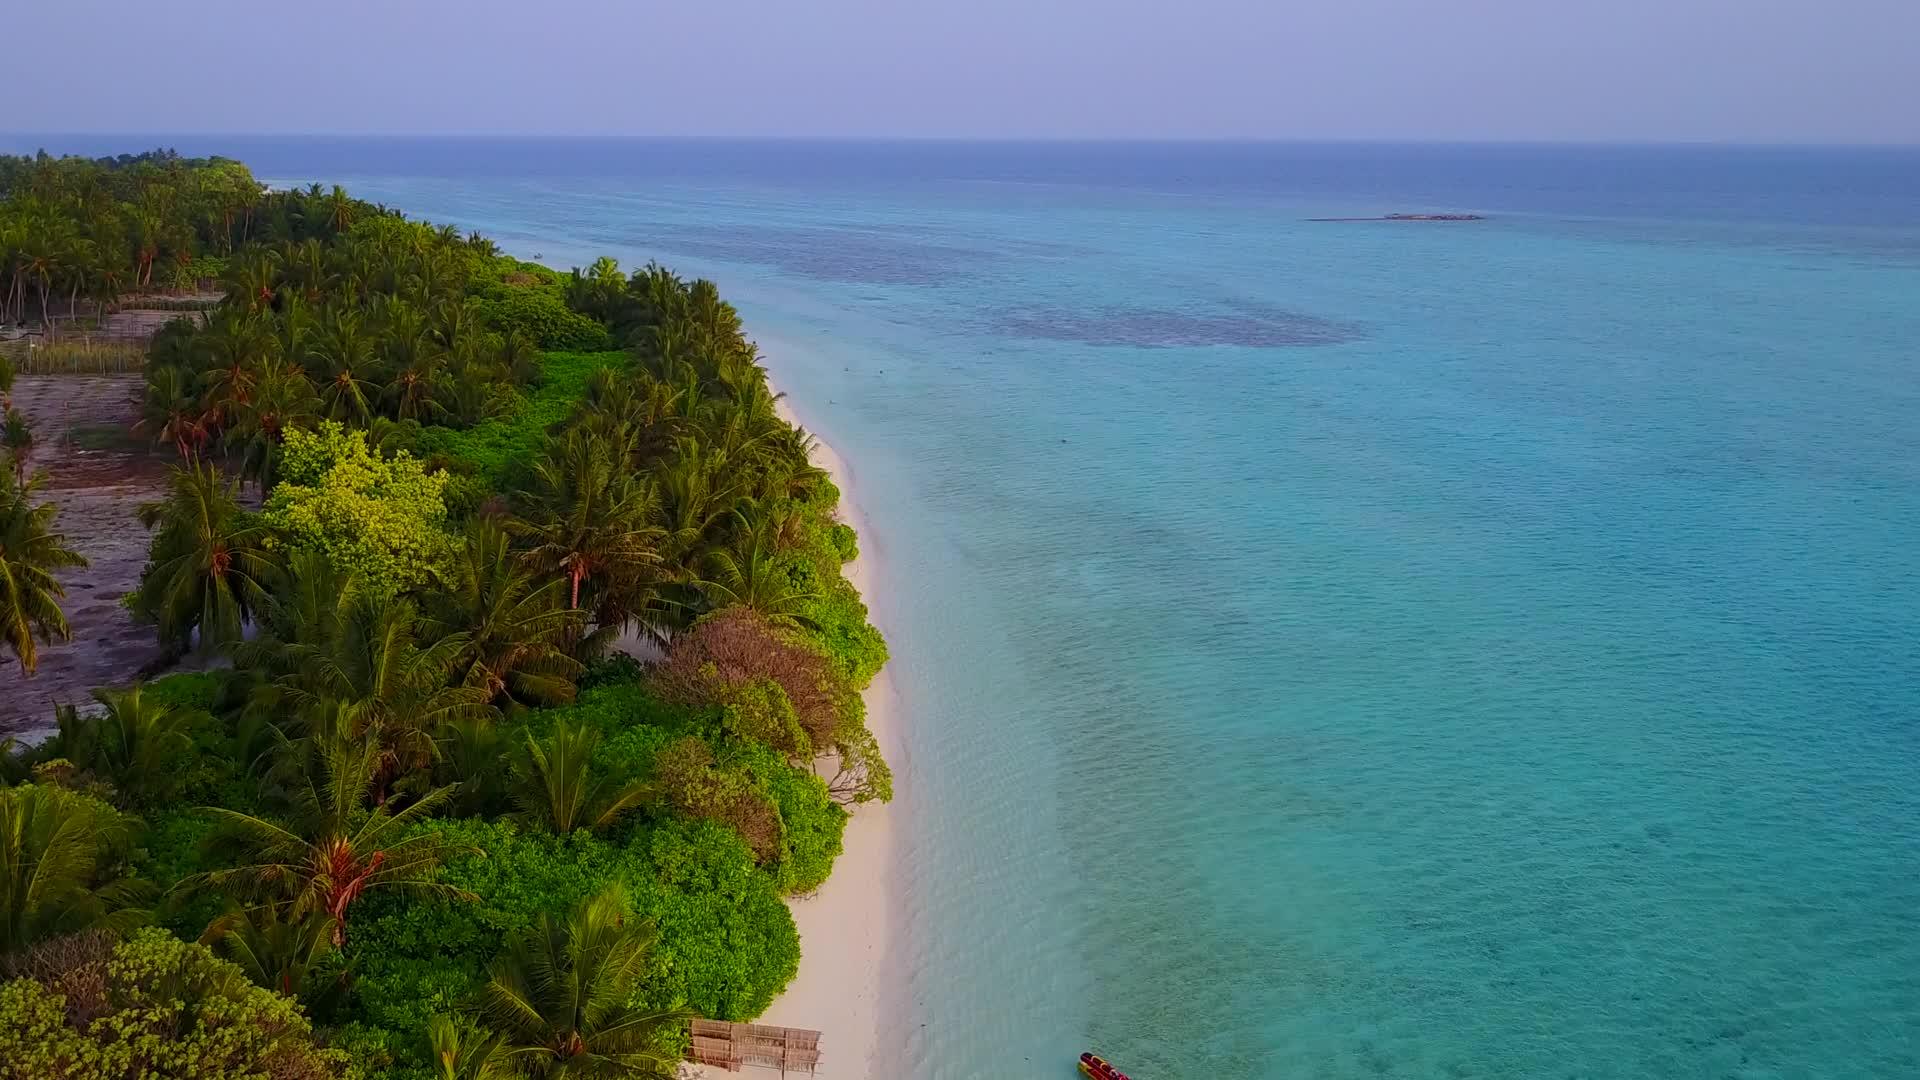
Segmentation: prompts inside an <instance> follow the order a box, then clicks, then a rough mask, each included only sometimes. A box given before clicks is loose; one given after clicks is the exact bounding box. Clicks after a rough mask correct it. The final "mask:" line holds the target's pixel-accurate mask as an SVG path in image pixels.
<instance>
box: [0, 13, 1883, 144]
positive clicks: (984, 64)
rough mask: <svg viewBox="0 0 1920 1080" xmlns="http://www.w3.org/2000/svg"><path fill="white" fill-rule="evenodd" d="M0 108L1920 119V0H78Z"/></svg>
mask: <svg viewBox="0 0 1920 1080" xmlns="http://www.w3.org/2000/svg"><path fill="white" fill-rule="evenodd" d="M15 7H16V8H17V10H13V11H10V12H9V14H8V16H7V19H6V23H7V24H8V25H7V27H6V35H7V38H8V39H9V44H8V46H7V47H6V48H5V49H4V51H0V57H3V59H0V66H3V67H4V69H5V71H6V74H7V82H8V85H9V86H10V87H12V88H13V89H12V92H11V95H10V98H11V101H12V103H13V105H14V106H15V107H14V108H13V109H11V110H9V115H8V116H7V117H6V118H4V119H0V129H7V130H13V131H19V132H110V133H116V134H120V133H146V132H153V133H201V132H205V133H221V134H225V133H275V134H281V133H284V134H293V133H384V134H575V135H577V134H633V135H787V136H801V135H840V136H934V137H1011V138H1048V137H1077V138H1125V137H1187V138H1219V137H1235V138H1287V139H1433V140H1570V141H1609V140H1613V141H1618V140H1628V141H1640V140H1649V141H1666V140H1684V141H1732V142H1802V141H1809V142H1894V143H1915V142H1920V108H1915V103H1916V102H1920V63H1916V62H1915V60H1914V57H1915V55H1916V52H1915V49H1916V43H1920V0H1824V2H1823V0H967V2H964V3H961V2H953V0H948V2H943V3H932V2H928V0H705V2H697V3H688V2H686V0H677V2H674V3H662V2H656V0H458V2H453V0H328V2H327V3H322V4H302V3H285V2H280V0H169V2H167V3H153V2H151V0H59V2H57V3H24V2H23V3H20V4H18V5H15Z"/></svg>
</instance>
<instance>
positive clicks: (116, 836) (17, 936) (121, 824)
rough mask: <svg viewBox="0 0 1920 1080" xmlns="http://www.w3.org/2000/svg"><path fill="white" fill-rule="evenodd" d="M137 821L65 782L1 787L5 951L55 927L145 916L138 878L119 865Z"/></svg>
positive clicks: (0, 934)
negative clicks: (121, 872) (136, 906)
mask: <svg viewBox="0 0 1920 1080" xmlns="http://www.w3.org/2000/svg"><path fill="white" fill-rule="evenodd" d="M133 823H134V822H133V819H131V818H128V817H126V816H124V815H122V814H120V813H119V812H118V811H116V810H115V809H113V808H112V807H111V806H108V805H107V804H106V803H103V802H101V801H99V800H98V799H94V798H90V797H88V796H86V795H82V794H80V793H78V792H73V791H68V790H66V789H65V788H60V787H52V786H49V785H46V784H26V785H23V786H21V787H16V788H8V789H5V790H0V956H4V955H7V954H9V953H13V952H17V951H19V950H20V949H22V948H24V947H26V946H28V945H31V944H33V943H34V942H35V941H38V940H40V939H42V938H46V937H51V936H53V935H55V934H70V933H74V932H76V931H79V930H88V929H94V928H117V927H123V926H129V925H133V924H136V923H138V922H139V921H140V919H141V913H140V912H137V911H135V910H133V909H132V905H133V903H134V901H135V899H136V898H137V896H138V894H139V884H138V883H137V882H135V881H133V880H131V879H129V878H125V877H120V876H118V873H117V869H118V867H119V865H120V862H121V857H122V854H123V852H124V851H125V848H126V846H127V844H128V842H129V840H130V838H131V833H132V827H133Z"/></svg>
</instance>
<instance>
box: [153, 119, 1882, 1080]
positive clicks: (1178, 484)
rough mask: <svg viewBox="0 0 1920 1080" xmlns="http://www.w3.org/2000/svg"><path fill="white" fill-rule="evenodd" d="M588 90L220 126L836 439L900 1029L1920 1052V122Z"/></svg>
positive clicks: (1784, 1067)
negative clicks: (1391, 119)
mask: <svg viewBox="0 0 1920 1080" xmlns="http://www.w3.org/2000/svg"><path fill="white" fill-rule="evenodd" d="M556 145H557V146H558V149H556V148H555V147H554V146H542V145H533V146H532V148H529V145H528V144H508V143H501V144H488V143H471V144H463V143H457V142H449V143H429V144H420V145H406V144H401V143H398V142H395V141H376V142H371V143H350V142H338V141H334V142H327V141H317V142H311V143H297V142H285V143H275V144H273V145H267V146H258V147H255V146H248V145H238V146H235V147H234V148H233V152H234V153H235V154H236V156H241V157H245V158H248V159H250V160H253V161H254V162H255V164H256V169H257V171H259V172H261V174H262V175H266V176H276V177H282V178H285V179H288V180H294V179H299V180H304V179H308V178H314V179H322V180H326V181H334V180H339V181H341V182H345V183H347V184H348V185H349V186H350V187H351V188H353V189H354V190H355V191H356V193H359V194H363V195H366V196H369V197H373V198H377V199H381V200H383V201H386V202H388V203H390V204H392V205H396V206H399V207H402V208H404V209H406V210H408V211H409V212H412V213H415V214H418V215H421V216H426V217H430V218H434V219H437V220H448V221H453V222H456V223H458V224H460V225H461V226H462V227H473V228H479V229H482V230H483V231H486V232H489V233H492V234H494V235H497V236H499V237H500V238H501V239H502V240H503V241H504V242H505V244H506V246H507V247H508V248H509V249H510V250H513V251H515V252H516V253H519V254H523V255H527V254H532V253H534V252H539V253H541V254H542V255H543V256H544V258H545V259H546V261H549V262H553V263H556V264H561V265H565V264H568V263H574V262H579V263H584V262H585V261H586V260H588V259H589V258H591V257H592V256H593V255H595V254H599V253H602V252H612V253H614V254H617V255H619V256H621V257H622V258H623V259H624V260H625V261H627V262H630V263H631V262H640V261H644V260H646V259H648V258H658V259H660V260H662V261H665V262H668V263H669V264H671V265H674V266H676V267H677V268H680V269H682V270H683V271H685V272H687V273H689V274H695V273H697V274H704V275H708V276H713V277H715V278H716V279H718V280H719V282H720V283H721V286H722V288H723V290H724V291H725V292H726V293H727V294H728V295H729V296H731V297H733V298H735V299H736V300H737V302H738V303H739V304H740V306H741V308H742V309H743V311H744V312H745V313H746V315H747V316H748V319H749V322H750V324H751V326H752V327H753V328H755V330H756V332H757V333H758V334H759V335H760V336H761V339H762V341H763V344H764V345H765V347H766V348H767V350H768V352H769V354H770V356H771V366H772V367H773V369H774V370H775V372H776V375H777V377H778V378H779V379H780V381H781V382H782V384H783V385H784V386H786V387H787V388H789V389H790V390H791V391H792V393H793V395H794V398H795V400H796V402H797V404H798V406H799V408H800V411H801V412H802V414H803V416H804V417H806V418H807V419H808V420H809V421H810V422H811V423H812V424H813V425H814V426H816V427H817V428H818V429H819V430H820V431H821V432H823V434H825V436H826V437H827V438H828V439H829V440H830V441H832V442H833V443H834V444H835V445H836V446H837V447H838V448H840V449H841V450H842V451H843V452H844V453H845V454H846V455H847V456H848V457H849V458H851V459H852V461H853V463H854V466H855V469H856V472H857V487H858V493H859V496H860V499H861V501H862V503H863V505H864V506H865V509H866V510H867V512H868V514H869V516H870V517H871V518H872V519H873V522H874V528H873V535H871V536H869V537H867V538H865V541H866V544H867V546H868V547H869V548H870V549H875V550H878V551H879V552H880V554H881V556H882V559H883V565H882V579H883V584H884V586H885V593H884V595H882V596H880V597H879V598H878V612H877V615H878V617H879V619H880V620H881V622H882V624H883V625H884V627H885V628H886V629H887V630H888V632H889V636H890V638H891V640H892V642H893V646H894V651H895V654H896V660H895V667H894V674H895V679H896V681H897V683H898V684H899V686H900V687H901V690H902V693H903V694H904V696H905V698H906V702H907V705H908V707H909V710H910V728H909V730H908V732H907V751H908V753H907V756H906V760H905V762H904V763H903V764H904V773H905V778H906V779H905V783H904V784H903V789H904V796H903V815H904V816H903V821H904V823H905V825H904V835H905V844H906V850H905V852H904V854H903V860H904V875H905V881H906V895H905V897H904V898H903V903H904V905H905V908H906V911H907V913H908V916H909V919H910V924H909V927H908V930H907V937H906V940H905V941H904V943H903V945H902V948H901V949H900V950H899V953H898V955H897V956H896V960H897V962H898V963H899V965H900V967H901V969H902V978H903V985H904V986H905V987H906V988H907V989H906V991H905V992H904V993H903V995H902V997H901V999H900V1000H898V1001H897V1002H894V1003H893V1006H892V1008H893V1013H892V1015H891V1016H889V1018H888V1020H889V1024H888V1030H887V1031H886V1033H885V1034H884V1038H885V1040H886V1042H887V1052H888V1054H889V1059H890V1062H891V1072H892V1074H893V1075H899V1076H912V1077H930V1078H942V1080H946V1078H963V1077H965V1078H972V1077H981V1078H988V1077H991V1078H995V1080H998V1078H1011V1077H1023V1078H1024V1077H1043V1078H1044V1077H1056V1076H1057V1077H1061V1078H1063V1080H1064V1078H1065V1077H1067V1076H1070V1075H1072V1073H1071V1070H1070V1059H1071V1057H1072V1055H1073V1054H1075V1053H1077V1052H1078V1051H1079V1050H1080V1049H1082V1048H1083V1047H1085V1046H1087V1045H1093V1046H1096V1047H1098V1048H1100V1049H1102V1050H1103V1051H1104V1052H1105V1053H1107V1054H1108V1055H1109V1056H1110V1057H1113V1058H1114V1059H1116V1060H1117V1061H1118V1062H1120V1063H1121V1064H1122V1065H1123V1066H1124V1067H1126V1068H1127V1069H1128V1070H1129V1071H1130V1072H1132V1073H1133V1074H1134V1075H1135V1076H1137V1077H1139V1078H1140V1080H1171V1078H1181V1077H1192V1078H1228V1080H1237V1078H1242V1077H1261V1078H1264V1077H1275V1078H1279V1077H1287V1078H1295V1077H1329V1078H1346V1077H1380V1076H1386V1077H1443V1076H1459V1077H1513V1078H1523V1077H1525V1078H1532V1077H1581V1078H1616V1077H1618V1078H1625V1077H1645V1076H1662V1077H1716V1078H1717V1077H1751V1078H1760V1077H1779V1078H1786V1077H1861V1076H1884V1077H1892V1076H1912V1075H1920V770H1916V760H1917V758H1920V730H1917V725H1920V719H1917V717H1920V644H1917V643H1920V483H1916V481H1920V425H1916V421H1917V420H1920V375H1916V371H1915V367H1914V365H1915V362H1916V359H1920V356H1917V355H1916V345H1917V344H1920V304H1916V303H1915V300H1916V298H1917V297H1920V198H1916V197H1915V196H1914V195H1913V194H1912V193H1913V192H1916V191H1920V155H1914V154H1895V153H1889V154H1884V155H1873V154H1855V153H1847V152H1835V153H1832V154H1826V155H1821V154H1810V153H1809V154H1799V155H1794V154H1782V155H1768V154H1763V153H1760V152H1749V153H1745V154H1743V153H1740V152H1725V153H1719V154H1716V153H1713V152H1705V151H1581V150H1571V149H1553V150H1539V151H1532V152H1523V151H1517V150H1508V151H1502V150H1497V149H1484V150H1479V151H1475V150H1448V149H1444V148H1442V149H1433V150H1427V151H1421V150H1417V149H1407V150H1404V151H1399V152H1391V153H1390V152H1387V151H1383V150H1377V149H1368V148H1327V149H1324V150H1323V151H1321V152H1318V153H1317V156H1316V155H1311V154H1310V155H1307V156H1303V157H1297V158H1288V157H1287V153H1288V152H1287V151H1276V152H1275V155H1277V156H1275V155H1269V156H1266V157H1263V156H1261V155H1260V154H1259V153H1255V152H1251V151H1249V152H1247V153H1246V154H1239V153H1238V152H1229V151H1219V150H1205V149H1204V148H1202V149H1199V150H1188V151H1182V150H1179V149H1178V148H1151V147H1137V148H1130V149H1129V148H1119V149H1116V148H1097V147H1096V148H1091V149H1087V148H1081V149H1078V150H1076V149H1075V148H1072V147H1037V148H1028V149H1025V150H1023V149H1021V148H1018V147H1012V148H1009V147H999V148H980V149H979V150H978V151H977V158H978V160H976V159H974V158H969V157H968V156H967V155H968V150H967V148H965V147H951V146H949V147H936V148H932V149H929V148H927V147H924V146H922V147H918V148H916V147H914V146H912V145H907V146H901V147H892V148H889V147H885V146H873V145H863V144H853V145H849V146H841V147H834V146H826V147H816V148H814V149H812V150H804V151H803V150H801V149H796V148H795V147H794V146H793V145H790V144H767V145H761V146H756V145H753V144H687V145H664V146H663V145H656V144H635V145H638V146H640V147H641V149H640V150H635V149H633V148H632V147H629V148H628V149H625V150H623V149H620V148H619V147H618V146H617V145H615V146H613V147H611V148H609V147H607V146H597V144H596V146H597V148H596V147H595V146H589V147H587V148H585V149H582V148H581V147H578V146H574V147H571V148H569V145H570V144H556ZM182 149H188V147H187V146H186V145H184V143H183V145H182ZM1301 153H1303V154H1305V152H1304V151H1302V152H1301ZM1529 153H1531V154H1532V156H1531V157H1529V156H1527V155H1528V154H1529ZM1023 154H1024V155H1025V156H1024V157H1023V156H1022V155H1023ZM1183 154H1184V155H1185V156H1184V157H1183V156H1182V155H1183ZM1476 154H1478V155H1479V156H1477V157H1476V156H1475V155H1476ZM276 155H278V156H277V157H276ZM1343 155H1344V156H1343ZM1515 155H1518V156H1515ZM1582 155H1585V156H1584V157H1583V156H1582ZM1663 155H1665V156H1663ZM263 158H265V159H266V160H262V159H263ZM982 162H985V163H984V164H982ZM276 164H278V165H279V166H280V168H279V169H277V170H276V168H275V165H276ZM1451 208H1469V209H1479V210H1485V211H1488V212H1490V213H1492V214H1493V215H1494V216H1493V217H1492V219H1491V220H1488V221H1485V222H1479V223H1473V224H1470V225H1457V226H1456V225H1432V226H1425V225H1382V224H1327V223H1315V222H1309V221H1306V220H1305V219H1306V218H1309V217H1314V216H1321V215H1325V214H1366V213H1378V212H1383V211H1392V210H1430V209H1451ZM829 1038H831V1033H829Z"/></svg>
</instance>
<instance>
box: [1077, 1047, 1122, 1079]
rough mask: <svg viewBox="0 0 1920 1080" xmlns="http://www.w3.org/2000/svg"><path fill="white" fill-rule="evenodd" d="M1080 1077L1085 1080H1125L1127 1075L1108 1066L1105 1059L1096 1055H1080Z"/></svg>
mask: <svg viewBox="0 0 1920 1080" xmlns="http://www.w3.org/2000/svg"><path fill="white" fill-rule="evenodd" d="M1080 1075H1082V1076H1084V1077H1086V1078H1087V1080H1127V1074H1126V1073H1123V1072H1121V1071H1120V1070H1119V1069H1116V1068H1114V1067H1113V1066H1112V1065H1110V1064H1108V1062H1107V1059H1106V1058H1103V1057H1101V1056H1100V1055H1098V1054H1091V1053H1088V1054H1081V1055H1080Z"/></svg>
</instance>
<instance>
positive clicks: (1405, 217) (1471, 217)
mask: <svg viewBox="0 0 1920 1080" xmlns="http://www.w3.org/2000/svg"><path fill="white" fill-rule="evenodd" d="M1307 220H1308V221H1485V220H1486V215H1484V214H1378V215H1375V216H1373V217H1317V218H1308V219H1307Z"/></svg>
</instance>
